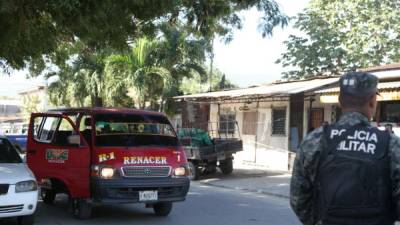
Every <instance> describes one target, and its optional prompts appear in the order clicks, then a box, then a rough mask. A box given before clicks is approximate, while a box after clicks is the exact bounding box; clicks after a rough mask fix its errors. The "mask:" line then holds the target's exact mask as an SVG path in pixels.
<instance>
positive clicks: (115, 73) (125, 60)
mask: <svg viewBox="0 0 400 225" xmlns="http://www.w3.org/2000/svg"><path fill="white" fill-rule="evenodd" d="M157 45H158V42H157V41H150V40H148V39H147V38H141V39H139V40H138V41H137V42H136V43H135V44H134V45H133V47H132V49H131V51H130V52H129V53H127V54H114V55H111V56H109V57H108V58H107V60H106V70H105V71H106V80H107V82H106V89H107V96H106V99H107V100H108V101H109V102H111V103H115V102H116V101H118V99H119V96H120V94H121V93H123V94H125V95H126V93H127V92H128V90H129V89H133V92H134V94H135V97H134V101H135V103H136V104H137V106H138V107H139V108H142V109H143V108H145V107H146V103H147V102H150V108H151V109H156V103H157V101H158V100H159V99H160V97H161V95H162V94H163V90H164V87H165V86H166V85H167V84H168V83H169V82H170V79H171V75H170V72H169V71H168V70H167V69H165V68H164V67H162V66H159V65H157V63H156V60H155V58H154V53H155V50H156V49H157Z"/></svg>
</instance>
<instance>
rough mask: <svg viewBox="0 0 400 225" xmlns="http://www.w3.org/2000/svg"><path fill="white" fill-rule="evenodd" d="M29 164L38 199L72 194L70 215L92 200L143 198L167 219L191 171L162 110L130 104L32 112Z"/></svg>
mask: <svg viewBox="0 0 400 225" xmlns="http://www.w3.org/2000/svg"><path fill="white" fill-rule="evenodd" d="M27 162H28V165H29V167H30V168H31V169H32V171H33V172H34V174H35V175H36V177H37V179H38V181H39V184H40V186H41V188H42V190H43V191H42V198H43V201H44V203H46V204H50V203H52V202H53V201H54V199H55V196H56V194H58V193H66V194H68V195H69V197H70V202H71V207H72V212H73V214H74V216H75V217H76V218H79V219H87V218H90V216H91V210H92V204H93V203H103V204H111V203H113V204H120V203H144V204H145V205H146V207H152V208H153V210H154V212H155V214H156V215H160V216H167V215H168V214H169V213H170V212H171V209H172V204H173V202H177V201H184V200H185V198H186V195H187V192H188V190H189V184H190V181H189V179H188V177H187V175H188V173H189V171H188V168H187V160H186V156H185V152H184V150H183V148H182V147H181V146H180V145H179V141H178V138H177V136H176V133H175V131H174V129H173V128H172V126H171V124H170V122H169V121H168V119H167V118H166V117H165V115H163V114H161V113H156V112H148V111H142V110H132V109H116V108H92V109H88V108H78V109H60V110H54V111H49V112H47V113H33V114H32V116H31V119H30V126H29V132H28V146H27Z"/></svg>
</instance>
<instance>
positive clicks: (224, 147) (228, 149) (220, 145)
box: [183, 139, 243, 160]
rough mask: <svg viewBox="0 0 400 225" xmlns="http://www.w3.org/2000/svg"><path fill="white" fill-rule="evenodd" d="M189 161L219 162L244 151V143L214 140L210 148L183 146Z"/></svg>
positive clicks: (231, 140)
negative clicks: (222, 158)
mask: <svg viewBox="0 0 400 225" xmlns="http://www.w3.org/2000/svg"><path fill="white" fill-rule="evenodd" d="M183 147H184V149H185V151H186V157H187V158H188V159H195V160H218V159H219V158H221V157H225V156H230V155H232V154H234V153H236V152H239V151H242V150H243V142H242V141H241V140H238V139H213V145H210V146H201V147H194V146H183Z"/></svg>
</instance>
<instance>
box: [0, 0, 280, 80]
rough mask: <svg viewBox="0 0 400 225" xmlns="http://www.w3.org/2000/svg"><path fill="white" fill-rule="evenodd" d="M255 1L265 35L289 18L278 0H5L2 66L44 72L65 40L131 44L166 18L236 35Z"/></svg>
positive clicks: (0, 14) (0, 24)
mask: <svg viewBox="0 0 400 225" xmlns="http://www.w3.org/2000/svg"><path fill="white" fill-rule="evenodd" d="M251 7H257V9H259V10H260V11H262V12H264V17H263V18H262V20H261V24H260V29H261V31H262V32H263V34H264V35H267V34H270V33H271V32H272V29H273V27H275V26H277V25H285V24H286V23H287V17H286V16H284V15H283V14H282V13H281V11H280V10H279V7H278V5H277V3H276V2H275V1H274V0H229V1H221V0H194V1H193V0H176V1H162V0H135V1H132V0H118V1H115V0H102V1H97V0H69V1H65V0H52V1H47V0H37V1H23V0H2V1H0V34H1V35H0V67H2V68H3V69H6V70H7V69H8V68H10V67H11V68H14V69H21V68H24V67H26V66H27V65H29V66H30V68H31V69H32V70H33V71H35V72H36V73H39V72H40V71H41V70H42V69H44V68H45V65H46V63H48V62H49V61H51V59H54V54H56V53H62V52H58V51H57V50H58V48H59V46H60V45H64V44H71V45H75V42H76V41H80V42H82V43H83V44H84V45H86V46H88V47H89V48H90V49H95V50H96V49H97V50H98V49H102V48H105V47H107V48H108V47H111V48H113V49H127V48H128V45H127V43H128V42H132V41H134V40H136V39H137V38H138V37H143V36H147V37H149V38H153V37H155V36H156V35H157V34H158V30H157V29H156V28H157V26H158V25H159V24H162V23H164V22H167V23H169V24H171V25H175V24H183V25H184V26H185V29H186V30H187V31H188V32H189V33H191V34H193V35H195V36H201V37H205V38H206V39H207V40H210V39H211V38H210V37H214V35H215V34H216V35H219V36H223V37H225V38H226V40H230V39H232V30H233V29H236V28H240V27H241V19H240V18H239V16H238V15H237V13H238V12H239V11H241V10H245V9H249V8H251ZM52 55H53V56H52ZM57 57H61V58H62V57H65V55H61V56H57ZM53 63H54V62H53Z"/></svg>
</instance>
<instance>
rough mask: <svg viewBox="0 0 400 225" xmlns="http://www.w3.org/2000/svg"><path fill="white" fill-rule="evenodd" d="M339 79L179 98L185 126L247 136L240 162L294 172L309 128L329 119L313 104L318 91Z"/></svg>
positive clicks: (308, 81) (315, 80)
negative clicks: (295, 155)
mask: <svg viewBox="0 0 400 225" xmlns="http://www.w3.org/2000/svg"><path fill="white" fill-rule="evenodd" d="M338 79H339V78H338V77H323V78H315V79H311V80H302V81H292V82H279V83H272V84H267V85H260V86H257V87H251V88H245V89H238V90H231V91H219V92H209V93H201V94H194V95H186V96H178V97H175V99H176V100H178V101H182V102H183V103H182V104H183V107H182V108H183V109H182V126H183V127H197V128H201V129H207V130H209V131H210V130H212V131H213V130H217V131H219V132H217V133H218V135H221V134H222V135H226V136H230V137H236V138H241V139H242V140H243V143H244V151H243V152H240V153H238V154H237V155H236V156H235V161H236V162H239V163H242V164H249V165H252V166H260V167H265V168H268V169H276V170H288V169H290V168H291V164H292V163H291V161H292V159H293V153H294V152H295V151H296V149H297V147H298V145H299V143H300V142H301V140H302V138H303V137H304V136H305V135H306V133H307V131H309V130H311V129H312V128H315V127H319V126H320V125H321V124H322V123H323V122H324V121H323V117H324V115H321V112H319V111H318V112H317V111H314V109H313V108H310V103H309V102H310V101H313V99H314V97H313V96H314V92H315V91H316V90H320V89H323V88H328V87H334V86H335V84H336V83H337V82H338ZM309 121H315V122H313V123H309ZM204 124H205V125H204ZM210 134H211V135H215V134H216V133H215V132H210Z"/></svg>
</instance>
